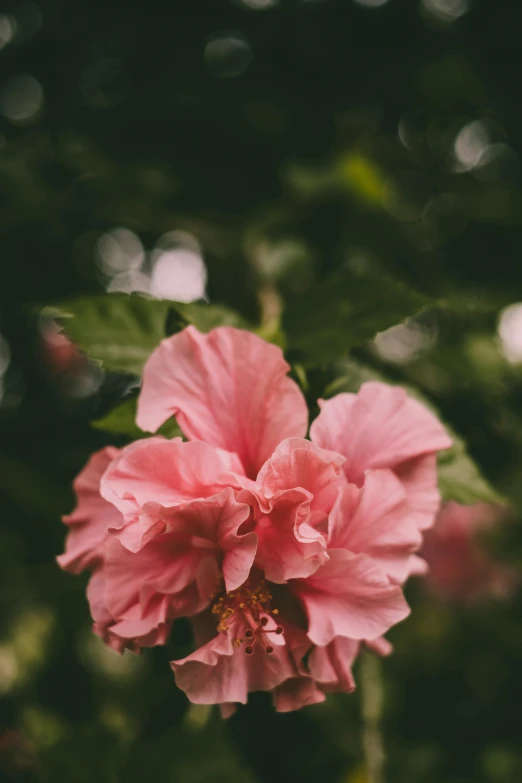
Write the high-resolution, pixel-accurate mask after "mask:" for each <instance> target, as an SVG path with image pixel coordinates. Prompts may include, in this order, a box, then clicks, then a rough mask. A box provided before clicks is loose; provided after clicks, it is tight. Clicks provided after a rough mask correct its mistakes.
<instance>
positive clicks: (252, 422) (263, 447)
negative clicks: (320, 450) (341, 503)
mask: <svg viewBox="0 0 522 783" xmlns="http://www.w3.org/2000/svg"><path fill="white" fill-rule="evenodd" d="M289 369H290V368H289V366H288V364H287V363H286V362H285V360H284V358H283V355H282V352H281V350H280V349H279V348H277V347H276V346H274V345H270V344H269V343H266V342H265V341H264V340H262V339H261V338H260V337H257V336H256V335H254V334H252V333H251V332H247V331H241V330H239V329H233V328H231V327H219V328H217V329H213V330H212V331H211V332H209V333H208V334H200V332H198V331H197V329H195V328H194V327H192V326H189V327H187V328H186V329H184V330H183V331H182V332H180V333H179V334H176V335H174V336H173V337H169V338H168V339H166V340H164V341H163V342H162V343H161V344H160V346H159V347H158V348H157V349H156V350H155V351H154V353H153V354H152V355H151V357H150V358H149V360H148V361H147V363H146V365H145V369H144V372H143V387H142V391H141V395H140V398H139V402H138V414H137V423H138V426H139V427H141V428H142V429H144V430H147V431H152V432H154V431H156V430H157V429H158V427H159V426H160V425H161V424H162V423H163V422H164V421H166V420H167V419H168V418H169V417H170V416H176V418H177V420H178V423H179V425H180V427H181V429H182V430H183V432H184V434H185V435H186V436H187V438H188V439H189V440H202V441H205V442H206V443H210V444H211V445H213V446H218V447H220V448H223V449H226V450H227V451H231V452H236V453H237V454H238V455H239V457H240V458H241V461H242V463H243V466H244V468H245V472H246V473H247V475H249V476H250V477H251V478H253V477H255V475H256V473H257V471H258V469H259V468H260V467H261V465H262V464H263V463H264V462H265V461H266V460H267V459H268V457H269V456H270V455H271V454H272V452H273V451H274V449H275V447H276V446H277V445H278V443H280V442H281V441H282V440H283V439H284V438H288V437H292V436H296V437H303V436H304V435H305V433H306V427H307V419H308V411H307V407H306V403H305V400H304V397H303V395H302V394H301V392H300V390H299V387H298V386H297V384H295V383H294V381H292V380H291V379H290V378H288V377H287V376H286V373H287V372H288V370H289Z"/></svg>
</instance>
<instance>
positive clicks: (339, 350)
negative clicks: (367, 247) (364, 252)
mask: <svg viewBox="0 0 522 783" xmlns="http://www.w3.org/2000/svg"><path fill="white" fill-rule="evenodd" d="M432 303H433V302H432V300H430V298H429V297H428V296H426V295H424V294H421V293H419V292H418V291H414V290H413V289H411V288H408V287H407V286H406V285H404V284H403V283H401V282H399V281H397V280H394V279H393V278H391V277H389V276H388V275H386V274H384V273H383V272H380V271H379V272H376V271H373V272H364V273H359V272H354V271H353V270H352V269H349V268H348V267H343V268H341V269H339V270H338V271H337V272H335V273H334V274H333V275H332V276H331V277H330V278H328V279H327V280H325V281H324V282H323V283H322V284H320V285H319V286H317V287H316V288H315V289H313V290H312V291H310V292H309V293H308V294H306V295H305V296H303V297H300V298H299V299H295V300H293V301H292V302H291V303H290V304H289V305H288V307H287V308H286V310H285V313H284V315H283V326H284V329H285V332H286V336H287V348H289V349H291V350H293V351H295V353H296V354H297V355H298V356H299V359H300V360H301V362H303V363H307V364H314V363H317V364H324V363H327V362H330V361H334V360H335V359H337V358H338V357H339V356H341V355H342V354H343V353H344V352H345V351H347V350H348V348H350V347H352V346H354V345H357V344H360V343H363V342H365V341H366V340H369V339H371V338H372V337H374V336H375V334H376V333H377V332H379V331H382V330H383V329H387V328H388V327H389V326H393V325H394V324H397V323H400V322H401V321H403V320H404V319H405V318H407V317H408V316H411V315H413V314H414V313H417V312H419V310H422V309H423V308H424V307H426V306H428V305H429V304H432Z"/></svg>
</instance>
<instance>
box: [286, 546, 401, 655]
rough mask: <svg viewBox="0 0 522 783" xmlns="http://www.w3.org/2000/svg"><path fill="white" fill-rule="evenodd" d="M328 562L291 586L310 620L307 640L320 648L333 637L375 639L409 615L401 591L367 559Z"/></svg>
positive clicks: (334, 557) (345, 555)
mask: <svg viewBox="0 0 522 783" xmlns="http://www.w3.org/2000/svg"><path fill="white" fill-rule="evenodd" d="M329 555H330V559H329V561H328V562H327V563H325V565H323V566H321V568H319V569H318V570H317V571H316V572H315V574H313V575H312V576H310V577H309V578H308V579H306V580H304V579H298V580H295V581H293V582H290V583H289V587H290V589H292V591H293V592H294V593H295V595H296V596H297V597H298V598H299V599H300V601H301V603H302V604H303V606H304V608H305V611H306V613H307V615H308V621H309V628H308V636H309V638H310V640H311V641H312V642H313V643H314V644H318V645H320V646H322V647H324V646H326V645H327V644H329V643H330V642H331V641H332V639H333V638H334V637H335V636H345V637H347V638H349V639H356V640H357V639H373V638H375V637H376V636H380V635H381V634H383V633H385V632H386V631H387V630H388V629H389V628H391V626H392V625H395V623H398V622H399V621H400V620H403V619H404V618H405V617H406V616H407V615H408V614H409V608H408V605H407V603H406V601H405V600H404V597H403V595H402V591H401V589H400V588H399V587H397V586H395V585H392V584H391V583H390V582H389V580H388V579H387V577H386V576H385V575H384V574H383V573H382V571H381V570H380V569H379V568H378V567H377V566H376V565H375V563H374V562H373V560H371V558H369V557H367V556H366V555H353V554H352V553H351V552H347V551H345V550H342V549H332V550H329Z"/></svg>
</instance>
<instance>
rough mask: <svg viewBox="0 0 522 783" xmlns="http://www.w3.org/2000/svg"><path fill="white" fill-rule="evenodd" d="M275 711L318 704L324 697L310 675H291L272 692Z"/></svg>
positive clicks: (290, 710)
mask: <svg viewBox="0 0 522 783" xmlns="http://www.w3.org/2000/svg"><path fill="white" fill-rule="evenodd" d="M272 699H273V702H274V707H275V708H276V710H277V712H293V711H294V710H300V709H301V708H302V707H309V706H310V705H312V704H320V703H321V702H323V701H324V700H325V699H326V696H325V695H324V693H323V691H322V690H321V689H320V688H318V686H317V685H316V683H315V682H314V681H313V679H312V678H311V677H307V676H306V675H301V676H298V677H291V678H290V679H288V680H285V682H283V683H281V685H278V686H277V688H275V690H274V692H273V693H272Z"/></svg>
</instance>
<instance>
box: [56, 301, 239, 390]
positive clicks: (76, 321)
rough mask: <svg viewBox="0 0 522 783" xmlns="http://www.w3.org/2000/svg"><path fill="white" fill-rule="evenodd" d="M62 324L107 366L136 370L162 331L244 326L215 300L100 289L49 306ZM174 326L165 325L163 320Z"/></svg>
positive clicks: (151, 349) (236, 316)
mask: <svg viewBox="0 0 522 783" xmlns="http://www.w3.org/2000/svg"><path fill="white" fill-rule="evenodd" d="M52 314H53V315H54V317H57V318H60V319H63V325H64V329H65V331H66V333H67V335H68V336H69V337H70V338H71V340H73V341H74V342H75V343H76V344H77V345H78V346H79V347H80V348H81V349H82V350H83V351H84V352H85V353H86V354H87V355H88V356H90V357H91V358H92V359H93V360H94V361H96V362H98V363H100V364H101V365H103V367H105V368H106V369H107V370H116V371H120V372H130V373H134V374H136V375H140V373H141V371H142V369H143V365H144V364H145V362H146V361H147V359H148V357H149V356H150V354H151V353H152V351H153V350H154V348H156V347H157V345H158V344H159V343H160V342H161V340H162V339H163V338H164V337H166V336H167V334H168V333H169V332H170V333H173V332H176V331H179V330H180V329H182V328H183V327H184V326H186V325H188V324H193V325H194V326H195V327H196V328H197V329H199V331H201V332H208V331H210V330H211V329H213V328H214V327H216V326H236V327H248V325H247V324H246V322H245V321H244V320H243V319H242V318H241V316H240V315H238V313H236V312H234V311H233V310H229V309H228V308H226V307H223V306H221V305H208V304H205V303H189V304H186V303H184V302H167V301H163V300H157V299H150V298H148V297H145V296H141V295H138V294H119V293H118V294H101V295H99V296H91V297H84V298H82V299H72V300H68V301H67V302H63V303H61V304H60V306H59V308H58V309H55V308H53V310H52ZM172 315H174V321H175V325H174V328H173V327H172V325H171V328H170V329H169V328H168V326H167V320H169V321H171V320H172Z"/></svg>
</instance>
